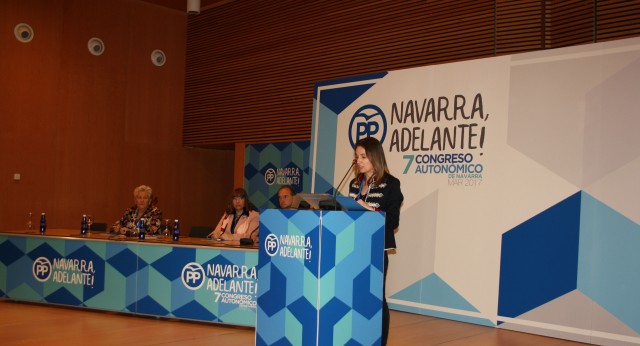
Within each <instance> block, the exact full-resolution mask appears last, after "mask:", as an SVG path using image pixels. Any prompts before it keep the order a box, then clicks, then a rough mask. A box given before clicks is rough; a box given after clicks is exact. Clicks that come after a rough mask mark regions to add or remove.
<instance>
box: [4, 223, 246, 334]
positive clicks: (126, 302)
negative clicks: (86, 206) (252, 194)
mask: <svg viewBox="0 0 640 346" xmlns="http://www.w3.org/2000/svg"><path fill="white" fill-rule="evenodd" d="M0 249H4V250H6V251H0V292H1V294H2V297H5V298H12V299H18V300H27V301H36V302H46V303H56V304H63V305H70V306H84V307H91V308H96V309H105V310H112V311H122V312H131V313H140V314H150V315H156V316H166V317H177V318H185V319H193V320H200V321H209V322H222V323H230V324H236V325H245V326H253V325H255V316H256V310H255V305H253V306H251V305H250V304H248V305H246V306H239V305H238V304H236V303H233V302H225V301H224V300H223V299H222V300H220V299H218V293H222V294H224V293H225V292H227V293H228V292H230V291H229V290H230V289H236V288H237V287H241V285H239V284H238V285H236V286H228V287H225V288H224V289H225V290H227V291H224V292H223V291H222V290H223V289H222V288H220V289H219V290H215V289H212V290H208V289H207V288H206V285H205V286H203V287H201V288H200V289H197V290H190V289H188V288H187V287H185V284H183V278H182V273H183V268H185V265H187V264H188V263H194V262H197V263H199V265H201V266H202V267H203V268H207V266H208V265H219V266H222V267H225V266H234V265H235V266H240V267H242V266H245V267H247V268H249V270H248V271H249V272H251V270H252V269H251V268H254V267H255V266H256V265H257V262H258V259H257V257H258V253H257V251H255V250H235V249H229V250H226V249H216V248H189V247H174V246H172V245H162V244H144V243H137V242H103V241H91V240H84V239H60V238H53V237H25V236H21V235H15V236H13V235H12V236H2V237H0ZM76 260H77V261H76ZM82 263H84V264H82ZM89 263H91V266H89ZM82 265H85V266H86V268H87V270H86V271H84V272H82V273H80V272H79V271H77V270H75V269H73V268H79V267H81V266H82ZM46 266H49V267H48V269H47V270H51V275H50V276H49V277H48V278H47V279H43V280H41V281H42V282H41V281H39V280H38V279H37V278H36V276H35V274H34V268H36V267H46ZM69 268H71V269H69ZM205 270H206V269H205ZM80 274H85V275H84V276H82V275H80ZM89 274H92V275H89ZM226 275H227V274H220V275H213V274H212V275H210V276H208V278H217V279H220V281H222V280H225V282H227V283H228V284H229V283H231V282H233V283H238V282H241V281H247V282H249V284H247V285H246V286H242V287H250V286H252V285H253V286H255V285H257V280H256V279H255V278H251V277H249V278H236V277H228V276H226ZM83 277H88V278H91V281H89V279H86V278H84V279H83ZM40 279H42V278H40ZM85 279H86V280H87V281H83V282H82V283H85V284H78V282H77V280H85ZM72 280H76V281H72ZM229 285H231V284H229ZM243 289H244V288H243ZM231 293H233V292H231ZM242 293H243V294H247V295H249V296H252V298H251V301H253V302H255V301H256V295H255V293H251V292H242Z"/></svg>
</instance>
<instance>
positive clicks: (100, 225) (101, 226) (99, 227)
mask: <svg viewBox="0 0 640 346" xmlns="http://www.w3.org/2000/svg"><path fill="white" fill-rule="evenodd" d="M106 230H107V224H106V223H104V222H94V223H92V224H91V231H106Z"/></svg>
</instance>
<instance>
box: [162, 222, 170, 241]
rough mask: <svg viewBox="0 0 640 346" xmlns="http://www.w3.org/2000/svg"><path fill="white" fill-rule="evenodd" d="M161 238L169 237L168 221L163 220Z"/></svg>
mask: <svg viewBox="0 0 640 346" xmlns="http://www.w3.org/2000/svg"><path fill="white" fill-rule="evenodd" d="M162 236H163V237H168V236H169V219H164V233H162Z"/></svg>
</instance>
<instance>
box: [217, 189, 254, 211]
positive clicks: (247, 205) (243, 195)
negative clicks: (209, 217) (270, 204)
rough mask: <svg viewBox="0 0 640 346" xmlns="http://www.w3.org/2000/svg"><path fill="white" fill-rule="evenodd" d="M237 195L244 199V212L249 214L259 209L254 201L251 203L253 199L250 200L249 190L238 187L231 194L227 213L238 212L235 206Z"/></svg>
mask: <svg viewBox="0 0 640 346" xmlns="http://www.w3.org/2000/svg"><path fill="white" fill-rule="evenodd" d="M235 197H241V198H242V199H244V209H243V210H242V213H243V214H245V215H249V212H250V211H253V210H258V209H257V208H256V206H255V205H253V203H251V200H249V195H247V191H245V190H244V189H243V188H241V187H238V188H235V189H234V190H233V191H232V192H231V196H230V197H229V204H228V205H227V208H226V209H225V213H227V214H228V215H233V214H235V213H236V209H235V208H234V207H233V199H234V198H235Z"/></svg>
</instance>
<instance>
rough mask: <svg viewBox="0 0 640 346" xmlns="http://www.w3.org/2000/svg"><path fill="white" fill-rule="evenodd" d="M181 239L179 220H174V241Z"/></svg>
mask: <svg viewBox="0 0 640 346" xmlns="http://www.w3.org/2000/svg"><path fill="white" fill-rule="evenodd" d="M179 239H180V226H179V225H178V219H175V220H173V241H178V240H179Z"/></svg>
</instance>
